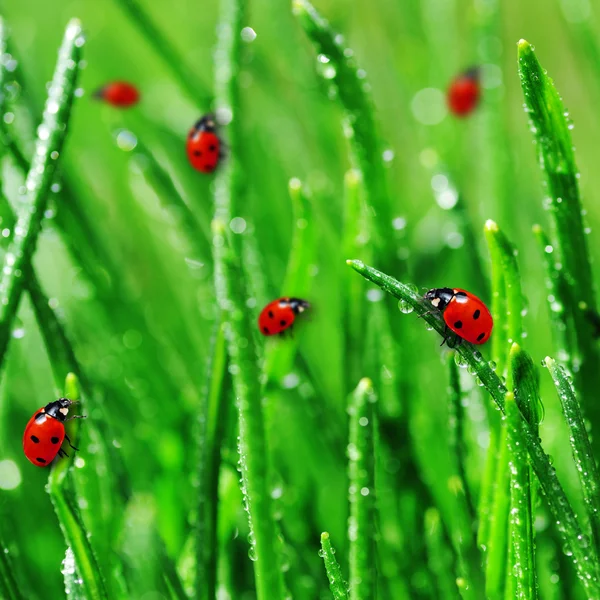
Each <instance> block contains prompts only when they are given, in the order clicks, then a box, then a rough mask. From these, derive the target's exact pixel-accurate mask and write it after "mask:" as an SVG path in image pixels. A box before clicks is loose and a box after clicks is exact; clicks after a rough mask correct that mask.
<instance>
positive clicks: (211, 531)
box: [195, 318, 228, 600]
mask: <svg viewBox="0 0 600 600" xmlns="http://www.w3.org/2000/svg"><path fill="white" fill-rule="evenodd" d="M216 328H217V329H216V334H215V335H214V336H213V342H212V352H211V355H210V359H209V364H208V373H207V378H206V387H205V389H204V391H203V394H202V401H203V405H202V407H201V408H200V411H199V413H200V417H199V431H198V447H199V460H198V520H197V525H196V583H195V597H196V598H198V599H199V600H212V599H213V598H215V596H216V591H217V565H218V561H219V553H218V548H219V544H218V539H217V523H218V508H219V503H218V498H219V471H220V464H221V445H222V443H223V434H224V431H225V423H226V422H227V420H228V419H227V412H228V411H227V397H226V394H225V393H224V390H223V381H224V378H225V371H226V367H227V353H226V347H225V332H224V326H223V323H222V321H221V319H220V318H219V319H218V320H217V325H216Z"/></svg>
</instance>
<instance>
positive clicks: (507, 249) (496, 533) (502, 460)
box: [480, 220, 523, 598]
mask: <svg viewBox="0 0 600 600" xmlns="http://www.w3.org/2000/svg"><path fill="white" fill-rule="evenodd" d="M484 232H485V237H486V240H487V243H488V247H489V250H490V255H491V259H492V273H493V276H492V280H493V281H492V294H493V298H494V299H497V298H502V299H504V300H503V301H501V304H504V306H503V308H504V311H505V312H504V313H499V314H493V316H494V320H495V331H494V336H493V338H492V344H493V345H494V344H495V345H496V346H495V349H496V351H498V360H499V362H498V368H499V371H498V372H499V373H501V374H502V373H504V374H506V373H507V370H508V362H509V360H508V355H509V351H510V347H511V344H513V343H514V342H515V340H520V339H521V335H522V329H523V325H522V314H521V313H522V310H523V298H522V292H521V279H520V276H519V268H518V265H517V260H516V257H515V255H516V250H515V248H514V247H513V246H512V244H511V243H510V242H509V241H508V239H507V238H506V236H505V235H504V233H503V232H502V231H500V229H499V227H498V225H497V224H496V223H495V222H494V221H492V220H488V221H486V223H485V226H484ZM496 286H500V287H496ZM497 330H499V331H500V333H501V335H500V336H499V340H500V341H498V340H496V339H495V338H496V333H497ZM500 344H502V345H501V346H500ZM498 346H500V347H498ZM499 426H500V429H499V432H498V431H497V432H496V434H497V435H494V436H493V437H492V436H490V441H491V440H494V441H497V443H498V445H497V446H496V447H494V446H491V445H490V447H489V449H488V459H487V460H488V462H487V464H486V468H491V469H493V470H494V472H495V479H494V482H493V486H492V488H491V489H482V491H481V497H482V499H484V498H486V496H487V498H486V500H482V506H486V504H487V502H489V501H490V498H489V495H490V494H492V495H493V498H492V499H491V507H490V508H491V511H490V512H489V532H488V535H487V538H483V535H484V533H485V529H484V530H483V531H480V540H481V542H482V543H483V544H484V545H485V546H486V547H487V560H486V590H487V593H488V596H490V597H492V598H496V597H497V598H501V597H502V596H504V593H505V592H504V586H505V584H506V553H507V549H508V546H509V544H510V543H511V541H510V540H509V538H508V523H509V510H510V470H509V460H510V456H509V449H508V444H507V436H508V431H507V428H506V425H505V424H504V422H502V423H498V421H497V420H496V419H494V418H492V419H490V428H496V429H497V428H498V427H499ZM490 461H495V462H496V464H495V465H493V466H492V465H490Z"/></svg>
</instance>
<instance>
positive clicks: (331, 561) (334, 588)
mask: <svg viewBox="0 0 600 600" xmlns="http://www.w3.org/2000/svg"><path fill="white" fill-rule="evenodd" d="M319 556H321V557H322V558H323V562H324V563H325V570H326V571H327V578H328V579H329V587H330V589H331V593H332V594H333V598H334V600H348V597H349V596H348V584H347V583H346V582H345V581H344V578H343V577H342V569H341V568H340V565H339V563H338V561H337V559H336V557H335V550H334V549H333V547H332V545H331V540H330V539H329V534H328V533H327V532H326V531H325V532H323V533H322V534H321V550H320V551H319Z"/></svg>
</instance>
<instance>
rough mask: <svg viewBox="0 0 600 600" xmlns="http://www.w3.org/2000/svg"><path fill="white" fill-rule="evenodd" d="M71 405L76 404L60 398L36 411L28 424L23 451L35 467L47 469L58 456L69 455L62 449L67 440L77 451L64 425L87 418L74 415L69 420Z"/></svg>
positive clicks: (24, 435)
mask: <svg viewBox="0 0 600 600" xmlns="http://www.w3.org/2000/svg"><path fill="white" fill-rule="evenodd" d="M71 404H74V402H72V401H71V400H68V399H67V398H59V399H58V400H56V401H55V402H50V404H46V406H43V407H42V408H40V409H39V410H36V411H35V414H34V415H33V417H31V419H30V420H29V423H27V426H26V427H25V433H24V434H23V451H24V452H25V456H26V457H27V458H28V459H29V461H30V462H32V463H33V464H34V465H36V466H38V467H46V466H48V465H49V464H50V463H51V462H52V461H53V460H54V458H55V457H56V455H57V454H58V455H59V456H67V453H66V452H65V451H64V450H63V449H62V448H61V444H62V443H63V440H64V439H65V438H66V439H67V442H68V443H69V446H71V448H73V450H77V448H75V446H73V444H71V440H70V439H69V436H68V435H67V434H66V432H65V425H64V423H65V422H66V421H70V420H71V419H84V418H85V417H84V416H82V415H74V416H72V417H70V418H69V419H67V415H68V414H69V407H70V406H71Z"/></svg>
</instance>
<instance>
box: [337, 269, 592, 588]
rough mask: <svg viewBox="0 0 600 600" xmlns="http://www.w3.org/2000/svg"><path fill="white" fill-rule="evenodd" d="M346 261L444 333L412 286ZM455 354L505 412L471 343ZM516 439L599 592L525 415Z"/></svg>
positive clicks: (578, 563) (581, 572) (498, 387)
mask: <svg viewBox="0 0 600 600" xmlns="http://www.w3.org/2000/svg"><path fill="white" fill-rule="evenodd" d="M347 263H348V265H349V266H351V267H352V268H353V269H354V270H355V271H356V272H357V273H359V274H360V275H362V276H363V277H364V278H365V279H367V280H369V281H371V282H372V283H375V284H376V285H378V286H379V287H381V288H382V289H383V290H385V291H386V292H388V293H390V294H392V295H393V296H394V297H396V298H398V300H402V301H403V302H405V303H406V305H407V306H408V307H410V308H412V309H413V311H414V312H415V313H417V315H419V316H420V317H421V318H422V319H421V320H422V321H424V322H425V323H426V324H428V325H430V326H431V327H432V328H433V329H435V330H436V331H437V332H438V333H439V334H440V335H443V333H444V323H443V321H442V320H441V319H440V318H439V317H438V316H437V315H435V314H433V313H430V314H428V313H429V310H430V309H429V306H428V304H427V303H425V301H424V299H423V298H422V297H420V296H419V295H417V293H415V292H414V290H413V289H412V288H411V286H408V285H406V284H403V283H401V282H399V281H397V280H396V279H394V278H393V277H390V276H389V275H386V274H385V273H382V272H381V271H378V270H377V269H373V268H372V267H369V266H367V265H365V264H364V263H363V262H362V261H360V260H349V261H347ZM457 354H458V355H459V358H458V359H457V360H458V361H459V366H461V365H463V366H466V367H467V369H468V370H469V371H470V372H471V373H472V374H473V375H474V376H476V377H477V378H478V380H479V381H480V382H481V383H482V384H483V385H484V387H485V388H486V389H487V391H488V393H489V394H490V396H491V397H492V399H493V400H494V402H495V403H496V404H497V406H498V408H499V409H500V410H502V411H503V412H504V408H505V407H504V403H505V395H506V393H507V392H508V390H507V388H506V386H505V385H504V384H503V383H502V381H501V380H500V378H499V377H498V375H496V373H494V371H493V370H492V368H491V367H490V365H489V364H488V363H487V362H486V361H485V360H484V359H483V357H482V356H481V353H480V352H479V351H478V350H476V349H475V348H474V347H473V345H472V344H468V343H463V344H461V345H460V346H459V348H458V350H457ZM519 443H520V444H523V445H524V446H525V447H526V448H527V452H528V454H529V460H530V462H531V465H532V467H533V469H534V471H535V473H536V475H537V478H538V480H539V482H540V485H541V486H542V489H543V491H544V495H545V497H546V501H547V503H548V506H549V508H550V512H551V513H552V516H553V518H554V519H555V521H556V526H557V529H558V532H559V534H560V536H561V538H562V540H563V542H564V544H565V548H566V549H567V551H568V552H570V553H571V554H572V556H573V557H574V559H575V560H574V561H573V562H574V564H575V569H576V572H577V576H578V577H579V579H580V581H581V582H582V584H583V586H584V587H585V588H586V590H588V592H589V593H593V594H595V595H597V596H600V582H599V581H598V578H597V576H596V568H595V566H593V567H592V566H590V565H589V548H588V547H589V543H588V542H587V540H586V539H585V538H583V537H582V535H581V527H580V524H579V522H578V520H577V517H576V516H575V513H574V511H573V508H572V506H571V504H570V503H569V500H568V498H567V495H566V494H565V491H564V489H563V487H562V485H561V483H560V481H559V479H558V476H557V474H556V470H555V469H554V467H553V466H552V464H551V462H550V458H549V457H548V455H547V454H546V452H545V451H544V449H543V448H542V445H541V443H540V439H539V437H538V435H537V432H536V431H534V430H533V428H532V427H531V426H530V425H529V423H527V421H526V420H525V419H521V426H520V431H519Z"/></svg>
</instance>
